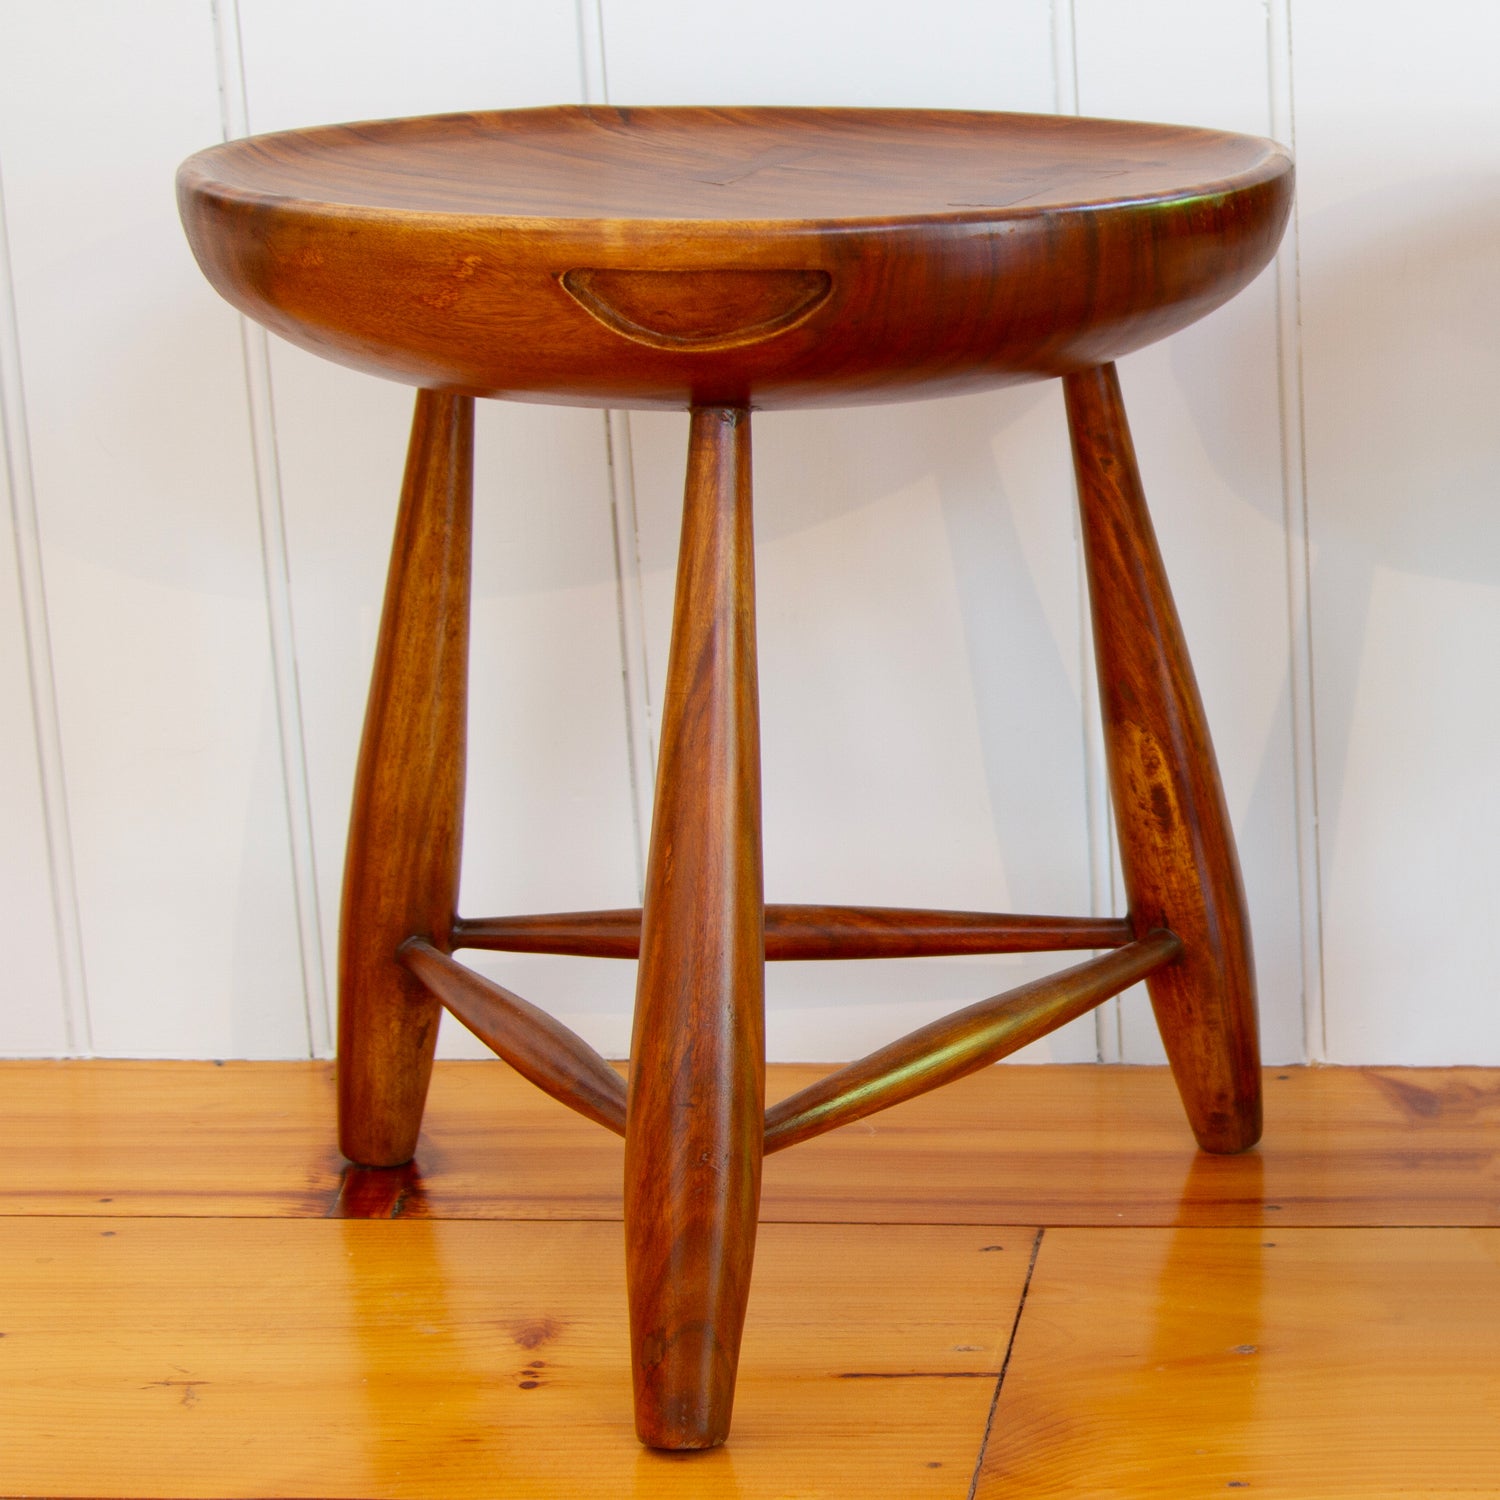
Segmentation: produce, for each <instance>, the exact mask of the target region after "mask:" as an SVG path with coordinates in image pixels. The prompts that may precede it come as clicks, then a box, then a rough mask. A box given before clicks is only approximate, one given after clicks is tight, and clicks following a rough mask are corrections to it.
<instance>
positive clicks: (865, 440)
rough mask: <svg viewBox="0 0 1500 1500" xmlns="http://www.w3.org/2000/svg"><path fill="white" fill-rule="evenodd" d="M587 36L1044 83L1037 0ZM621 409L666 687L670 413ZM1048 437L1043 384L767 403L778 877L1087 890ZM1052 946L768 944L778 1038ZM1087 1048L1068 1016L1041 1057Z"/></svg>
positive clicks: (612, 22) (963, 900)
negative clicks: (861, 400) (953, 397)
mask: <svg viewBox="0 0 1500 1500" xmlns="http://www.w3.org/2000/svg"><path fill="white" fill-rule="evenodd" d="M604 38H605V64H606V74H607V78H608V84H609V91H610V98H611V99H612V100H615V101H623V102H633V101H651V102H663V103H679V102H692V101H701V100H705V99H707V100H713V101H726V102H744V103H825V104H827V103H834V104H848V105H872V106H930V107H947V108H989V109H1022V110H1026V109H1030V110H1050V109H1051V108H1052V107H1053V104H1054V100H1055V87H1054V77H1053V55H1052V23H1051V13H1050V8H1049V7H1048V6H1047V5H1045V4H1041V3H1034V4H1008V5H996V4H993V3H990V4H976V3H970V0H945V3H939V4H931V5H927V6H924V7H922V8H921V9H920V11H919V10H917V9H916V8H914V7H909V6H900V5H867V6H863V7H861V9H860V11H859V23H858V24H857V25H853V24H851V20H850V13H849V11H848V10H847V9H846V8H844V7H838V6H828V7H809V6H805V5H799V6H793V5H791V4H788V3H785V0H775V3H772V4H769V5H763V6H757V7H756V8H755V9H754V11H753V12H744V11H707V12H705V11H704V10H703V9H702V8H701V7H692V6H688V5H687V4H685V3H680V0H606V3H605V5H604ZM668 38H670V45H664V42H665V41H666V39H668ZM631 431H632V443H633V449H634V455H635V471H634V478H635V493H636V506H637V514H638V517H639V521H640V555H641V562H642V567H643V580H642V581H643V590H642V593H643V599H644V602H645V609H646V618H647V633H646V638H647V647H648V652H647V654H648V661H649V676H650V679H651V681H652V682H653V683H657V684H659V683H661V682H662V680H663V679H664V677H665V668H666V648H667V631H668V627H669V625H670V615H671V592H672V583H673V566H674V559H675V553H676V545H677V527H678V519H679V514H680V507H681V496H682V474H683V461H684V457H685V454H686V425H685V422H684V420H683V419H681V418H674V417H670V416H659V415H652V416H640V415H636V416H633V417H632V418H631ZM1059 445H1060V446H1059ZM1049 449H1055V450H1056V452H1057V453H1058V454H1059V455H1060V458H1061V463H1062V467H1061V469H1059V468H1058V467H1057V464H1056V462H1054V461H1053V460H1052V459H1051V458H1050V457H1044V456H1043V455H1044V454H1046V453H1047V452H1048V451H1049ZM1066 451H1067V450H1066V433H1065V429H1064V426H1063V423H1062V416H1061V403H1060V401H1059V400H1058V398H1057V395H1056V393H1055V392H1048V391H1046V390H1044V389H1042V388H1033V389H1029V390H1024V391H1014V392H1005V393H1001V394H999V395H996V396H988V397H982V398H977V399H967V400H961V401H947V402H930V403H917V404H910V405H905V406H897V407H883V408H869V409H864V410H855V411H833V412H811V413H775V414H766V415H764V416H761V417H757V419H756V427H755V459H754V465H755V481H754V482H755V495H756V500H755V504H756V536H757V556H756V568H757V574H758V584H757V587H758V591H759V636H760V651H761V658H760V687H761V715H762V720H761V724H762V736H763V775H764V802H765V807H764V817H765V844H766V888H767V898H768V899H770V900H778V901H820V900H821V901H852V902H863V903H872V904H876V903H878V904H892V905H933V906H956V907H975V908H982V909H989V910H1005V909H1011V910H1017V909H1018V910H1026V911H1051V910H1056V911H1059V912H1080V913H1081V912H1084V911H1086V910H1087V909H1088V902H1089V890H1088V879H1087V860H1086V850H1087V843H1088V841H1087V831H1086V828H1085V821H1084V802H1083V785H1084V779H1083V766H1082V736H1081V733H1080V730H1079V719H1080V707H1079V703H1080V700H1079V696H1078V683H1077V670H1076V668H1077V660H1078V638H1077V633H1078V613H1077V572H1076V565H1075V562H1074V558H1073V550H1072V541H1071V526H1072V521H1071V498H1070V497H1071V480H1070V479H1069V478H1068V477H1067V476H1068V469H1067V459H1066ZM1059 476H1061V477H1059ZM1058 966H1059V961H1058V960H1055V959H1045V958H1044V959H1036V958H1025V957H1013V958H1004V957H1001V958H989V959H981V960H930V961H923V962H910V961H904V962H899V963H884V964H787V965H781V964H776V965H773V966H772V967H771V968H770V970H769V973H768V979H767V1003H768V1011H769V1014H768V1018H767V1030H768V1049H769V1052H770V1055H771V1056H773V1057H777V1058H804V1059H838V1058H846V1057H850V1056H853V1055H856V1054H858V1053H860V1052H863V1051H867V1050H869V1049H871V1048H873V1047H875V1046H878V1045H880V1044H882V1043H884V1042H886V1041H889V1040H891V1039H892V1038H893V1037H895V1036H896V1035H899V1034H900V1033H901V1032H903V1031H906V1030H909V1029H911V1028H912V1027H914V1026H917V1025H920V1024H922V1023H924V1022H926V1021H929V1020H933V1019H935V1018H936V1017H937V1016H939V1015H942V1014H944V1013H946V1012H948V1011H951V1010H953V1009H954V1008H955V1007H957V1006H959V1005H962V1004H965V1003H967V1002H969V1001H972V1000H976V999H979V998H981V997H982V996H984V995H987V994H991V993H994V992H996V991H998V990H1001V989H1004V988H1007V987H1008V986H1010V985H1012V984H1016V983H1020V982H1022V981H1024V980H1026V979H1028V978H1031V977H1033V976H1034V975H1036V974H1038V973H1041V972H1045V971H1046V970H1048V969H1050V968H1055V967H1058ZM1094 1051H1095V1044H1094V1035H1093V1027H1092V1024H1091V1023H1089V1022H1084V1023H1082V1024H1081V1025H1075V1026H1074V1027H1071V1028H1069V1029H1068V1030H1067V1031H1066V1032H1063V1033H1059V1034H1057V1035H1055V1036H1054V1037H1052V1038H1049V1039H1048V1040H1047V1041H1046V1042H1044V1043H1042V1044H1040V1045H1039V1046H1038V1047H1037V1048H1035V1049H1033V1051H1032V1054H1031V1055H1032V1056H1035V1057H1049V1056H1050V1057H1055V1058H1067V1059H1073V1058H1085V1057H1088V1058H1091V1057H1093V1055H1094Z"/></svg>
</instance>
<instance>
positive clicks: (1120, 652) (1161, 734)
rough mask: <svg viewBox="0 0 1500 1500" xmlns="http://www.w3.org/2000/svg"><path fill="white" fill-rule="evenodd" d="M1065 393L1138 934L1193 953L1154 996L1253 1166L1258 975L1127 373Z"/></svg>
mask: <svg viewBox="0 0 1500 1500" xmlns="http://www.w3.org/2000/svg"><path fill="white" fill-rule="evenodd" d="M1063 387H1064V391H1065V394H1066V400H1067V408H1068V426H1069V430H1070V432H1071V433H1072V438H1073V456H1074V465H1075V469H1076V472H1077V476H1078V495H1079V507H1080V512H1081V515H1082V521H1083V548H1084V557H1085V561H1086V563H1087V568H1088V581H1089V599H1090V603H1091V605H1092V609H1093V618H1094V646H1095V656H1096V659H1097V663H1098V671H1099V697H1100V702H1101V704H1102V706H1103V711H1104V733H1105V749H1106V753H1107V756H1108V761H1109V777H1110V790H1111V795H1112V798H1113V802H1114V808H1115V821H1116V825H1117V827H1118V831H1119V840H1120V863H1121V866H1122V868H1123V870H1124V875H1125V888H1126V892H1127V894H1128V896H1129V900H1130V918H1131V921H1132V923H1133V924H1134V926H1135V930H1136V933H1137V935H1143V934H1145V933H1146V932H1148V931H1150V930H1151V929H1152V928H1155V927H1167V928H1170V929H1171V930H1172V931H1173V932H1175V933H1176V934H1177V935H1178V937H1180V938H1181V939H1182V944H1183V952H1182V956H1181V957H1180V958H1179V959H1177V960H1176V962H1174V963H1171V964H1168V965H1166V966H1165V967H1163V968H1161V969H1158V970H1157V971H1156V972H1155V973H1154V974H1153V975H1152V976H1151V978H1150V979H1149V980H1148V981H1147V986H1148V988H1149V990H1150V993H1151V1004H1152V1008H1153V1009H1154V1010H1155V1012H1156V1020H1157V1025H1158V1026H1159V1027H1160V1029H1161V1034H1162V1041H1163V1042H1164V1044H1165V1045H1166V1049H1167V1055H1168V1057H1169V1059H1170V1061H1171V1064H1172V1073H1173V1077H1174V1078H1175V1079H1176V1082H1177V1088H1178V1091H1179V1092H1180V1093H1181V1095H1182V1100H1183V1104H1184V1106H1185V1107H1186V1109H1187V1114H1188V1118H1189V1120H1190V1121H1191V1123H1192V1127H1193V1132H1194V1134H1195V1135H1196V1136H1197V1138H1198V1143H1199V1145H1201V1146H1202V1147H1203V1148H1204V1149H1205V1150H1207V1151H1219V1152H1233V1151H1243V1150H1245V1149H1246V1148H1247V1147H1249V1146H1253V1145H1254V1144H1255V1142H1256V1141H1257V1140H1259V1138H1260V1130H1261V1098H1260V1055H1259V1050H1260V1049H1259V1040H1258V1033H1257V1024H1256V1014H1255V972H1254V967H1253V962H1252V958H1251V953H1250V927H1249V920H1248V918H1247V916H1246V912H1245V898H1244V892H1243V889H1242V887H1241V884H1240V871H1239V861H1238V859H1237V857H1236V854H1235V847H1234V836H1233V833H1232V832H1231V830H1230V826H1229V816H1228V813H1227V811H1226V809H1225V806H1224V793H1223V789H1222V787H1221V785H1220V783H1219V772H1218V767H1217V765H1216V763H1215V760H1214V752H1213V745H1212V742H1211V741H1210V739H1209V734H1208V725H1207V723H1206V722H1205V720H1204V716H1203V704H1202V702H1201V700H1200V699H1199V696H1198V687H1197V683H1196V682H1195V681H1194V679H1193V669H1192V665H1191V663H1190V662H1189V660H1188V654H1187V645H1186V643H1185V641H1184V639H1183V635H1182V626H1181V623H1180V622H1179V620H1178V618H1177V610H1176V607H1175V606H1174V604H1173V602H1172V595H1171V593H1170V591H1169V589H1168V587H1167V579H1166V574H1165V572H1164V571H1163V568H1162V561H1161V554H1160V552H1159V551H1158V549H1157V545H1156V536H1155V533H1154V532H1153V530H1152V526H1151V519H1150V516H1149V515H1148V513H1147V510H1146V503H1145V497H1144V495H1143V493H1142V490H1141V481H1140V475H1139V472H1138V471H1137V468H1136V461H1135V450H1134V447H1133V445H1132V443H1131V439H1130V429H1129V427H1128V425H1127V423H1126V420H1125V407H1124V404H1123V402H1122V400H1121V396H1120V384H1119V378H1118V376H1117V374H1116V372H1115V367H1114V365H1112V364H1107V365H1101V366H1099V367H1097V368H1096V369H1092V370H1086V371H1082V372H1080V373H1078V374H1075V375H1069V376H1067V377H1066V378H1065V379H1064V382H1063Z"/></svg>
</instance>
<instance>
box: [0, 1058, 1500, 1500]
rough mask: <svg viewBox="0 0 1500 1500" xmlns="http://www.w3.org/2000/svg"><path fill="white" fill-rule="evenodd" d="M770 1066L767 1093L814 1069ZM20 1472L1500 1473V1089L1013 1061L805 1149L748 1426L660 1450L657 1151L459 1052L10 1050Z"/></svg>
mask: <svg viewBox="0 0 1500 1500" xmlns="http://www.w3.org/2000/svg"><path fill="white" fill-rule="evenodd" d="M815 1071H816V1070H813V1069H806V1068H777V1069H773V1070H772V1082H771V1087H772V1091H773V1096H779V1095H781V1094H785V1093H789V1092H791V1091H792V1090H793V1089H794V1088H796V1087H799V1086H800V1085H801V1084H802V1083H804V1082H806V1081H807V1079H808V1078H809V1077H810V1076H811V1075H812V1074H813V1073H814V1072H815ZM0 1100H3V1102H0V1115H3V1116H5V1117H6V1118H5V1125H6V1126H7V1136H8V1138H9V1139H10V1140H11V1141H12V1142H13V1147H12V1153H11V1157H10V1159H9V1160H8V1161H7V1164H6V1168H5V1171H4V1173H3V1174H0V1494H4V1495H19V1494H25V1495H34V1496H63V1495H72V1496H81V1495H87V1496H95V1497H100V1496H146V1495H150V1496H209V1495H213V1496H229V1495H243V1496H264V1497H270V1496H277V1497H280V1496H318V1497H334V1496H360V1497H375V1496H414V1497H423V1500H437V1497H444V1496H448V1495H473V1496H485V1497H496V1496H503V1497H510V1496H517V1497H527V1500H531V1497H547V1496H569V1497H573V1496H590V1497H592V1496H604V1497H614V1496H647V1495H649V1496H693V1497H700V1496H701V1497H715V1500H717V1497H721V1496H722V1497H743V1500H752V1497H792V1496H795V1497H798V1500H811V1497H828V1500H844V1497H850V1500H854V1497H859V1500H863V1497H867V1496H892V1497H905V1496H914V1497H915V1496H933V1497H953V1500H966V1497H970V1496H974V1497H977V1500H1008V1497H1011V1496H1026V1497H1028V1500H1030V1497H1034V1496H1040V1495H1056V1496H1091V1497H1103V1496H1121V1497H1123V1496H1142V1495H1164V1496H1179V1495H1180V1496H1198V1495H1204V1496H1207V1495H1215V1496H1217V1495H1221V1494H1224V1493H1226V1492H1229V1491H1233V1490H1240V1489H1245V1490H1250V1491H1253V1492H1255V1493H1259V1494H1263V1495H1274V1496H1278V1497H1294V1496H1295V1497H1309V1500H1311V1497H1317V1500H1331V1497H1376V1496H1381V1497H1384V1496H1391V1495H1397V1494H1424V1495H1443V1494H1454V1493H1463V1494H1468V1495H1493V1494H1500V1479H1497V1478H1496V1475H1497V1474H1500V1456H1497V1455H1500V1074H1497V1073H1494V1072H1486V1071H1483V1070H1478V1069H1461V1070H1380V1071H1372V1070H1338V1069H1318V1070H1312V1069H1279V1070H1272V1071H1270V1072H1268V1074H1267V1134H1266V1141H1265V1143H1264V1145H1263V1146H1262V1147H1261V1148H1260V1149H1259V1150H1258V1151H1256V1152H1254V1153H1251V1154H1249V1155H1247V1156H1244V1157H1239V1158H1231V1159H1211V1158H1206V1157H1200V1156H1198V1155H1197V1154H1195V1152H1194V1151H1193V1149H1192V1143H1191V1138H1190V1137H1189V1136H1188V1134H1187V1130H1186V1127H1185V1125H1184V1124H1183V1123H1182V1119H1181V1116H1180V1114H1179V1112H1178V1110H1177V1106H1176V1102H1175V1098H1174V1096H1173V1093H1172V1087H1171V1083H1170V1080H1169V1079H1168V1078H1167V1076H1166V1075H1165V1073H1163V1072H1160V1071H1158V1070H1154V1069H1126V1068H1052V1067H1047V1068H1040V1067H1039V1068H1029V1067H1013V1068H997V1069H990V1070H988V1071H987V1072H985V1073H983V1074H980V1075H977V1076H975V1077H973V1078H971V1079H969V1080H966V1081H965V1082H963V1083H960V1084H958V1085H955V1086H954V1087H953V1088H951V1089H949V1090H947V1091H945V1092H943V1093H940V1094H937V1095H934V1096H930V1097H929V1098H927V1099H923V1100H918V1101H915V1102H913V1103H911V1104H908V1105H904V1106H902V1107H900V1108H899V1109H897V1110H894V1111H892V1112H890V1113H889V1114H886V1115H883V1116H880V1117H878V1118H876V1119H874V1120H870V1121H866V1122H863V1123H862V1124H860V1125H856V1126H854V1127H851V1128H850V1129H848V1130H845V1131H841V1132H837V1133H835V1134H834V1135H831V1136H829V1137H826V1138H824V1139H822V1140H818V1141H815V1142H811V1143H809V1144H807V1145H805V1146H802V1147H799V1148H797V1149H796V1150H795V1151H791V1152H787V1153H785V1154H784V1155H779V1156H776V1157H774V1158H772V1159H771V1160H770V1161H769V1162H768V1163H767V1167H766V1185H765V1196H764V1205H763V1224H764V1227H763V1229H762V1232H761V1236H760V1241H759V1246H758V1251H757V1260H756V1279H755V1287H754V1291H753V1293H752V1299H751V1307H750V1316H749V1326H748V1331H747V1335H746V1344H745V1350H744V1357H743V1362H742V1374H741V1383H740V1393H739V1398H738V1402H737V1409H736V1416H735V1428H734V1433H733V1436H732V1439H731V1442H730V1445H729V1447H728V1448H726V1449H723V1450H721V1451H719V1452H717V1453H713V1454H708V1455H698V1456H691V1457H668V1456H664V1455H659V1454H653V1453H647V1452H644V1451H642V1450H640V1449H639V1448H638V1447H637V1445H636V1444H635V1441H634V1438H633V1436H632V1434H631V1426H630V1411H629V1384H630V1382H629V1369H628V1360H627V1349H626V1340H625V1302H624V1276H623V1266H622V1246H621V1235H620V1230H619V1223H618V1218H619V1192H620V1189H619V1182H620V1171H621V1149H620V1142H619V1141H618V1140H617V1139H616V1138H615V1137H612V1136H609V1135H607V1134H605V1133H604V1132H602V1131H599V1130H598V1129H596V1128H595V1127H592V1126H590V1125H588V1124H587V1123H586V1122H583V1121H581V1120H578V1119H576V1118H575V1117H573V1116H571V1115H570V1114H568V1113H567V1112H565V1111H563V1110H561V1109H560V1108H559V1107H558V1106H556V1105H555V1104H553V1103H552V1102H551V1101H550V1100H547V1099H545V1098H543V1097H542V1096H541V1095H538V1094H535V1093H533V1092H532V1091H531V1090H530V1089H529V1088H528V1087H527V1086H526V1085H525V1084H523V1083H521V1082H520V1081H519V1080H517V1079H516V1078H515V1076H514V1075H513V1074H511V1073H510V1072H509V1070H508V1069H506V1068H505V1067H504V1065H503V1064H500V1063H454V1064H444V1065H440V1066H439V1069H438V1072H437V1075H436V1078H435V1082H434V1086H433V1094H432V1101H431V1105H430V1109H429V1115H428V1121H427V1126H426V1130H425V1133H424V1139H423V1144H422V1149H421V1151H420V1153H419V1156H418V1160H417V1163H416V1164H415V1165H414V1166H413V1167H411V1168H407V1169H403V1170H399V1171H393V1172H385V1173H371V1172H356V1171H354V1170H352V1169H346V1168H345V1167H344V1166H343V1164H342V1163H341V1162H340V1161H339V1159H338V1157H337V1154H336V1152H335V1150H334V1147H333V1144H332V1128H331V1120H332V1091H331V1076H330V1071H329V1069H328V1067H327V1066H326V1065H322V1064H230V1065H226V1066H223V1067H216V1066H213V1065H211V1064H182V1063H0Z"/></svg>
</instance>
